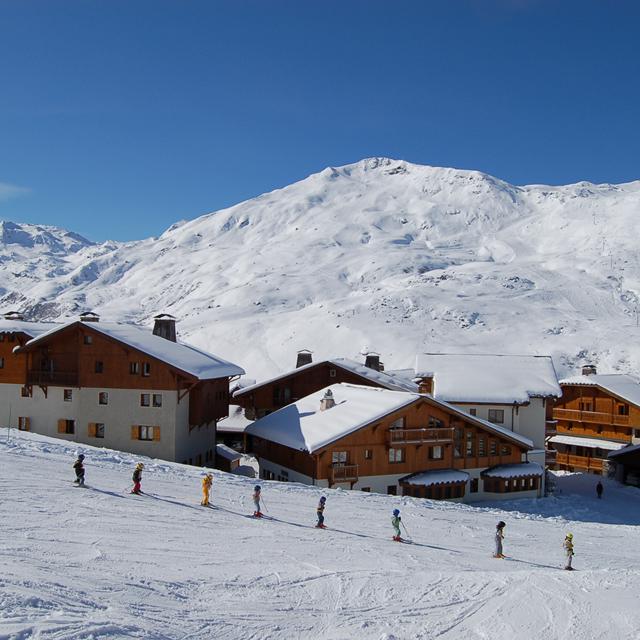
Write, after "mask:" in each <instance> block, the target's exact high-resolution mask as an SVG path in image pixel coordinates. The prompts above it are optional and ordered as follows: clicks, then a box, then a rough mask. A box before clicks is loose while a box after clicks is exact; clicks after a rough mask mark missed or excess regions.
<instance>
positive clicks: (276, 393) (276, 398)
mask: <svg viewBox="0 0 640 640" xmlns="http://www.w3.org/2000/svg"><path fill="white" fill-rule="evenodd" d="M273 404H280V387H273Z"/></svg>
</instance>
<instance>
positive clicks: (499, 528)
mask: <svg viewBox="0 0 640 640" xmlns="http://www.w3.org/2000/svg"><path fill="white" fill-rule="evenodd" d="M73 469H74V471H75V472H76V479H75V480H74V482H75V483H76V484H77V485H78V486H80V487H83V486H84V455H83V454H82V453H81V454H79V455H78V458H77V460H76V461H75V462H74V464H73ZM143 469H144V464H142V462H139V463H138V464H137V465H136V467H135V469H134V471H133V476H132V480H133V488H132V489H131V493H133V494H136V495H140V494H141V493H142V490H141V488H140V487H141V484H142V470H143ZM599 484H600V483H599ZM212 485H213V475H212V474H211V473H206V474H205V475H204V476H203V478H202V501H201V502H200V504H201V505H202V506H203V507H208V506H211V505H210V503H209V496H210V493H211V486H212ZM598 493H599V494H600V495H601V493H602V491H599V492H598ZM600 495H598V497H600ZM252 498H253V506H254V511H253V517H254V518H262V517H263V516H264V514H263V513H262V508H261V504H260V503H261V502H262V504H264V498H263V497H262V487H261V486H260V485H259V484H257V485H256V486H255V487H254V488H253V496H252ZM326 503H327V498H326V497H325V496H321V497H320V501H319V502H318V506H317V507H316V516H317V523H316V528H317V529H326V528H327V527H326V525H325V524H324V509H325V506H326ZM265 508H266V505H265ZM391 526H392V527H393V540H394V541H395V542H407V540H404V539H403V538H402V532H401V530H400V527H401V526H402V527H403V528H404V530H405V533H406V534H407V535H409V534H408V532H407V529H406V527H405V526H404V523H403V522H402V518H401V516H400V509H394V510H393V512H392V516H391ZM506 526H507V525H506V523H505V522H504V521H502V520H500V522H498V524H497V525H496V533H495V553H494V554H493V557H494V558H500V559H502V558H506V556H505V555H504V553H503V545H502V541H503V540H504V529H505V527H506ZM563 548H564V553H565V556H566V558H567V562H566V565H565V567H564V568H565V569H566V570H567V571H573V567H572V566H571V561H572V559H573V556H574V551H573V534H571V533H567V535H566V536H565V539H564V542H563Z"/></svg>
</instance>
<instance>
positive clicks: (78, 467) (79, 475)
mask: <svg viewBox="0 0 640 640" xmlns="http://www.w3.org/2000/svg"><path fill="white" fill-rule="evenodd" d="M83 461H84V455H83V454H82V453H81V454H79V455H78V459H77V460H76V461H75V462H74V463H73V468H74V470H75V472H76V479H75V480H74V482H75V483H76V484H77V485H78V486H79V487H84V464H83Z"/></svg>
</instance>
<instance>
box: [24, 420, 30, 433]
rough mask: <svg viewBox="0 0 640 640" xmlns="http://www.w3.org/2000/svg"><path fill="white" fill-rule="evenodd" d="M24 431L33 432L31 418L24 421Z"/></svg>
mask: <svg viewBox="0 0 640 640" xmlns="http://www.w3.org/2000/svg"><path fill="white" fill-rule="evenodd" d="M24 430H25V431H31V418H25V419H24Z"/></svg>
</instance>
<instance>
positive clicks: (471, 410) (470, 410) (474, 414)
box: [469, 409, 478, 416]
mask: <svg viewBox="0 0 640 640" xmlns="http://www.w3.org/2000/svg"><path fill="white" fill-rule="evenodd" d="M469 415H472V416H477V415H478V410H477V409H469Z"/></svg>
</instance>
